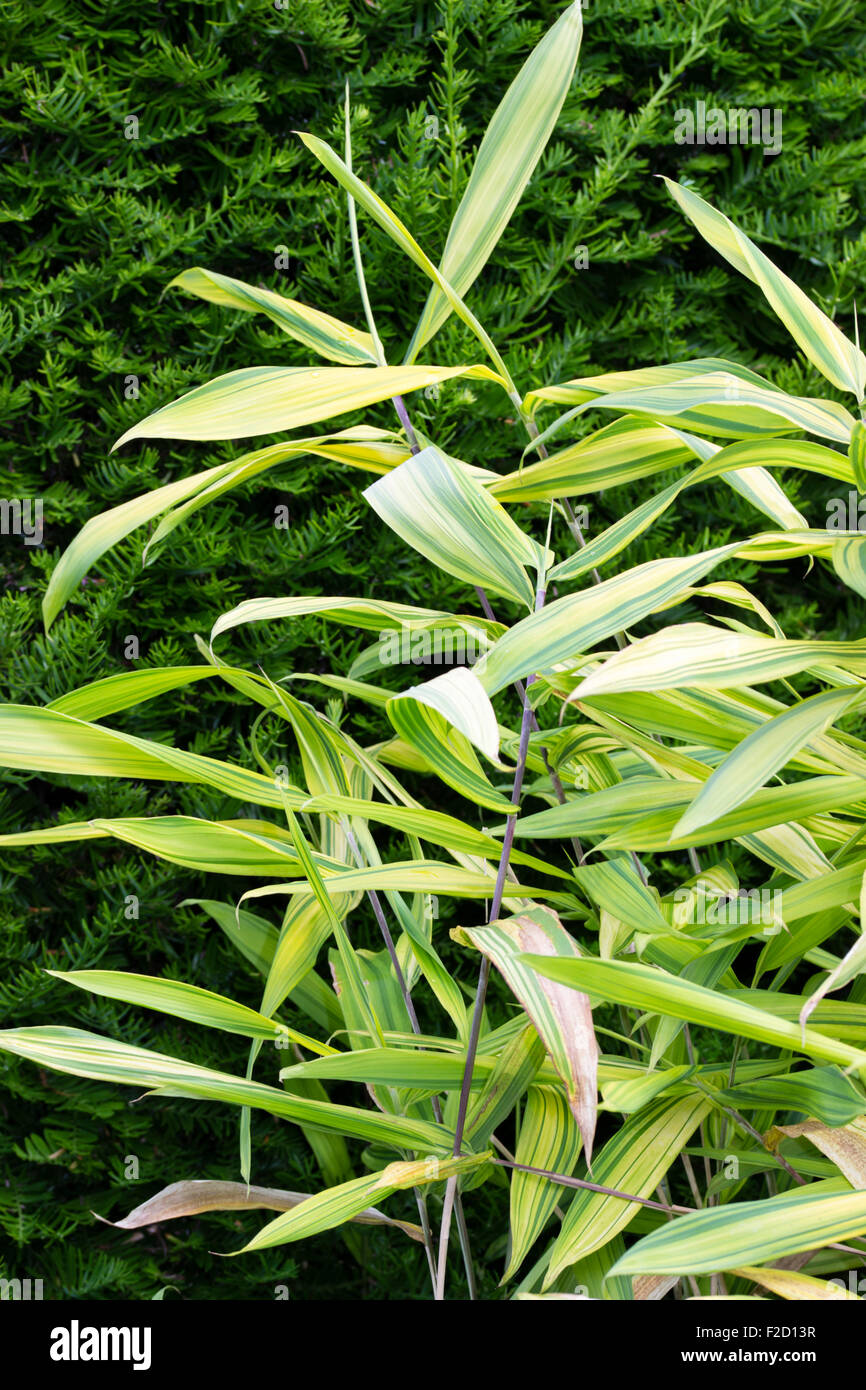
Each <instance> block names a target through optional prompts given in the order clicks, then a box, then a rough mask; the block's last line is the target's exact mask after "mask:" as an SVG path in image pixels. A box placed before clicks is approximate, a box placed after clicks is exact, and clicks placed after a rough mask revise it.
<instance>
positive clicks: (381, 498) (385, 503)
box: [364, 444, 542, 609]
mask: <svg viewBox="0 0 866 1390" xmlns="http://www.w3.org/2000/svg"><path fill="white" fill-rule="evenodd" d="M364 497H365V498H366V500H367V501H368V502H369V503H370V506H371V507H372V508H373V510H374V511H375V512H376V513H377V515H378V516H379V517H380V518H381V519H382V521H384V522H385V524H386V525H387V526H390V527H391V530H392V531H396V532H397V534H398V535H399V536H401V537H402V539H403V540H404V541H405V542H406V543H407V545H411V546H412V548H413V549H414V550H417V551H420V553H421V554H422V555H426V556H427V558H428V560H432V561H433V563H434V564H435V565H437V566H438V567H439V568H440V569H444V570H445V571H446V572H447V573H448V574H453V575H454V576H455V577H456V578H458V579H462V580H463V581H464V582H465V583H466V584H473V585H479V586H480V587H481V588H483V589H488V590H490V591H491V592H492V593H495V594H504V595H505V596H506V597H507V598H511V599H513V600H515V601H516V602H518V603H520V602H522V603H525V604H526V606H527V607H528V608H530V609H531V608H532V607H533V606H534V603H535V584H534V582H533V581H532V580H530V578H529V576H528V575H527V573H526V567H527V566H529V567H530V568H532V569H533V570H538V568H539V566H540V565H541V563H542V555H541V552H540V549H539V547H538V546H537V545H536V544H535V542H534V541H532V540H530V538H529V536H527V535H526V534H525V532H523V531H521V529H520V527H519V526H518V525H517V524H516V523H515V522H514V521H512V519H511V517H510V516H509V515H508V513H507V512H506V510H505V508H504V507H503V506H502V505H501V504H500V503H499V502H497V501H496V500H495V498H493V497H491V495H490V493H489V492H488V491H487V490H486V489H485V488H483V487H482V486H481V484H480V483H479V482H477V481H476V479H475V478H473V476H472V474H471V473H470V472H469V470H468V469H467V467H466V465H465V464H463V463H460V462H459V460H457V459H451V458H449V457H448V456H447V454H443V453H442V452H441V451H440V450H439V449H437V448H436V447H435V445H432V444H431V445H429V446H428V447H427V448H426V449H422V450H421V452H420V453H418V454H414V455H413V456H412V457H411V458H408V459H407V460H406V462H405V463H401V464H400V466H399V467H398V468H394V469H392V471H391V472H390V473H387V474H386V475H385V476H384V477H382V478H378V479H377V480H376V482H375V483H372V484H371V485H370V487H368V488H367V489H366V491H365V492H364Z"/></svg>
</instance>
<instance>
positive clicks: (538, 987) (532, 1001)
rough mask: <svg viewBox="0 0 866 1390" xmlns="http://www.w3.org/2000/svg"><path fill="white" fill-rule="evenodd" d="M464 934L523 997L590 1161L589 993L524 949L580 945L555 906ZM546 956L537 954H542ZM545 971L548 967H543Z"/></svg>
mask: <svg viewBox="0 0 866 1390" xmlns="http://www.w3.org/2000/svg"><path fill="white" fill-rule="evenodd" d="M459 937H460V939H463V938H465V939H466V940H468V941H469V942H471V944H472V945H473V946H475V947H477V949H478V950H479V951H481V952H482V954H483V955H485V956H487V957H488V958H489V959H490V960H491V961H492V962H493V964H494V965H495V966H496V968H497V970H499V971H500V972H501V974H502V975H503V976H504V978H505V982H506V984H507V985H508V987H509V989H510V990H511V991H512V993H513V994H514V995H515V996H516V997H517V998H518V999H519V1000H520V1002H521V1004H522V1005H523V1007H524V1009H525V1010H526V1012H527V1014H528V1015H529V1017H530V1018H531V1019H532V1022H533V1024H534V1025H535V1028H536V1031H537V1032H538V1036H539V1037H540V1038H541V1040H542V1042H543V1043H544V1046H545V1048H546V1049H547V1052H548V1055H549V1056H550V1060H551V1061H552V1063H553V1065H554V1067H555V1068H556V1070H557V1072H558V1073H559V1075H560V1077H561V1078H562V1081H563V1083H564V1085H565V1090H566V1095H567V1097H568V1103H569V1105H570V1107H571V1111H572V1114H573V1115H574V1118H575V1120H576V1121H577V1124H578V1127H579V1129H580V1132H581V1135H582V1137H583V1144H584V1149H585V1151H586V1157H587V1162H588V1163H589V1162H591V1160H592V1141H593V1135H594V1133H595V1122H596V1109H597V1094H596V1092H597V1075H598V1045H597V1043H596V1040H595V1031H594V1028H593V1023H592V1009H591V1007H590V1003H589V999H588V998H587V997H586V996H585V995H581V994H571V995H570V994H569V993H568V991H567V990H562V989H561V988H559V987H557V986H556V985H551V984H550V983H549V977H548V978H544V979H540V978H539V975H538V974H536V973H535V971H534V970H533V969H531V968H528V965H527V957H526V956H525V954H523V953H525V952H527V951H538V952H542V953H543V958H545V959H546V958H548V957H551V958H556V959H559V957H560V956H568V957H577V956H578V955H579V948H578V946H577V943H576V942H575V941H574V940H573V938H572V937H571V936H569V934H568V932H567V931H566V930H565V928H564V927H563V926H562V923H561V922H560V920H559V918H558V917H557V915H556V913H555V912H551V911H549V910H548V909H546V908H536V909H535V910H534V911H532V912H526V913H522V914H520V915H519V916H516V917H511V918H508V919H506V920H503V921H499V922H491V923H490V924H489V925H487V926H485V927H462V928H460V929H459ZM541 958H542V957H541V956H539V957H533V959H541ZM540 973H542V974H546V972H540Z"/></svg>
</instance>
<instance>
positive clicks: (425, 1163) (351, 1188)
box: [232, 1153, 492, 1255]
mask: <svg viewBox="0 0 866 1390" xmlns="http://www.w3.org/2000/svg"><path fill="white" fill-rule="evenodd" d="M491 1157H492V1154H490V1153H481V1154H471V1155H470V1156H468V1157H466V1158H446V1159H442V1158H436V1157H433V1156H430V1157H428V1158H418V1159H413V1160H411V1161H409V1162H402V1163H391V1164H389V1165H388V1167H387V1168H384V1169H382V1171H381V1172H378V1173H371V1174H368V1175H365V1176H364V1177H361V1178H353V1179H352V1181H351V1182H346V1183H341V1184H340V1186H339V1187H331V1188H327V1189H326V1190H325V1191H324V1192H317V1193H316V1194H315V1196H314V1197H309V1198H308V1199H307V1200H306V1201H305V1202H303V1203H302V1204H301V1205H300V1206H297V1207H295V1208H294V1210H293V1211H287V1212H286V1213H285V1215H283V1216H278V1217H277V1218H276V1220H275V1221H269V1222H268V1224H267V1226H263V1227H262V1229H261V1230H260V1231H259V1233H258V1235H256V1236H254V1237H253V1239H252V1240H251V1241H248V1242H247V1244H246V1245H245V1246H244V1247H243V1248H242V1249H241V1250H236V1251H233V1252H232V1253H234V1254H236V1255H244V1254H246V1253H247V1252H248V1251H250V1250H269V1249H271V1247H272V1246H275V1245H288V1244H289V1243H290V1242H292V1241H295V1240H305V1239H306V1238H307V1237H308V1236H312V1235H318V1233H319V1232H320V1231H330V1230H332V1229H333V1228H334V1227H335V1226H340V1225H342V1223H343V1222H344V1221H351V1220H353V1219H354V1218H355V1217H357V1216H358V1215H359V1213H360V1212H362V1211H364V1210H365V1209H366V1208H367V1207H368V1206H369V1205H370V1203H371V1202H373V1201H384V1199H385V1198H386V1197H390V1196H391V1194H392V1193H393V1192H398V1191H401V1190H403V1189H405V1188H408V1187H424V1186H426V1185H427V1184H429V1183H432V1182H440V1181H442V1180H443V1179H445V1178H448V1177H451V1176H453V1175H456V1174H460V1173H466V1172H469V1171H470V1170H471V1169H473V1168H479V1167H482V1166H483V1165H484V1164H486V1163H488V1162H489V1161H490V1159H491Z"/></svg>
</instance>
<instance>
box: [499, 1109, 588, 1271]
mask: <svg viewBox="0 0 866 1390" xmlns="http://www.w3.org/2000/svg"><path fill="white" fill-rule="evenodd" d="M580 1145H581V1140H580V1130H579V1129H578V1127H577V1123H576V1122H575V1119H574V1116H573V1115H572V1113H571V1107H570V1106H569V1104H568V1101H567V1100H566V1097H565V1095H564V1093H563V1091H562V1090H560V1088H559V1087H558V1086H530V1088H529V1091H528V1093H527V1097H526V1105H525V1107H524V1110H523V1118H522V1120H521V1123H520V1134H519V1136H518V1139H517V1150H516V1152H515V1155H514V1158H515V1161H516V1162H517V1163H523V1164H526V1166H527V1167H530V1168H545V1169H547V1171H548V1172H550V1173H562V1174H564V1175H565V1176H566V1177H570V1176H571V1174H572V1173H573V1172H574V1167H575V1164H576V1163H577V1160H578V1158H579V1156H580ZM561 1196H562V1188H561V1187H559V1186H558V1185H557V1184H556V1183H553V1182H551V1181H550V1180H549V1179H548V1178H541V1177H539V1176H538V1175H537V1174H536V1173H522V1172H520V1170H519V1169H517V1168H515V1170H514V1172H513V1173H512V1175H511V1214H510V1249H509V1257H508V1267H507V1269H506V1271H505V1273H504V1274H503V1276H502V1283H503V1284H504V1283H506V1281H507V1280H509V1279H511V1278H512V1277H513V1276H514V1274H516V1272H517V1270H518V1269H519V1268H520V1266H521V1265H522V1263H523V1261H524V1260H525V1259H526V1256H527V1255H528V1254H529V1251H530V1249H531V1248H532V1246H533V1245H534V1243H535V1241H536V1240H537V1239H538V1237H539V1236H540V1235H541V1232H542V1231H543V1230H544V1228H545V1226H546V1225H547V1223H548V1221H549V1220H550V1217H551V1215H552V1214H553V1209H554V1207H555V1206H556V1204H557V1202H558V1201H559V1199H560V1197H561Z"/></svg>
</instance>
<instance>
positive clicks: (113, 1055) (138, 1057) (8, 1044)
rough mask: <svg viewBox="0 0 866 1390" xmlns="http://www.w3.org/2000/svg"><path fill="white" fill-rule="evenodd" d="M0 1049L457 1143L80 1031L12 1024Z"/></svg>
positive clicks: (424, 1143) (392, 1133)
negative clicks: (22, 1026) (20, 1026)
mask: <svg viewBox="0 0 866 1390" xmlns="http://www.w3.org/2000/svg"><path fill="white" fill-rule="evenodd" d="M0 1048H2V1049H4V1050H5V1051H7V1052H14V1053H15V1054H16V1055H17V1056H19V1057H26V1058H27V1059H28V1060H30V1061H32V1062H35V1063H37V1065H39V1066H44V1067H52V1068H53V1069H54V1070H55V1071H62V1072H70V1073H71V1074H72V1075H73V1076H85V1077H88V1078H90V1079H91V1080H95V1081H114V1082H117V1083H118V1085H123V1086H146V1087H148V1088H149V1089H151V1090H154V1091H156V1092H157V1093H158V1094H161V1095H167V1096H186V1097H188V1098H191V1099H194V1100H217V1101H225V1102H228V1103H229V1104H232V1105H248V1106H251V1107H252V1108H253V1109H257V1110H265V1111H267V1112H268V1113H269V1114H272V1115H278V1116H280V1117H281V1118H283V1119H286V1120H292V1121H293V1122H294V1123H295V1124H303V1125H305V1126H306V1125H308V1126H310V1127H311V1128H315V1129H319V1130H326V1131H331V1130H336V1131H337V1133H339V1134H349V1135H353V1136H354V1137H355V1138H358V1139H366V1140H367V1141H368V1142H370V1143H385V1144H389V1145H391V1146H392V1147H398V1148H410V1149H421V1150H422V1151H425V1150H429V1151H432V1152H434V1153H436V1152H438V1153H444V1152H446V1151H449V1150H450V1148H451V1146H452V1145H453V1142H454V1136H453V1135H449V1134H448V1132H447V1131H446V1130H444V1129H441V1128H439V1127H438V1126H436V1125H433V1124H428V1123H427V1122H426V1121H423V1120H413V1119H408V1118H406V1117H405V1116H398V1115H383V1114H380V1113H379V1112H377V1111H375V1110H357V1109H354V1108H353V1107H352V1106H348V1105H334V1104H332V1103H331V1102H330V1101H328V1102H325V1101H312V1100H302V1099H299V1098H298V1097H296V1096H289V1095H287V1094H286V1092H285V1091H283V1090H281V1089H279V1088H278V1087H276V1086H264V1085H262V1083H261V1082H259V1081H249V1080H245V1079H244V1078H243V1077H240V1076H229V1075H227V1074H226V1073H225V1072H220V1071H213V1070H212V1069H211V1068H210V1067H200V1066H196V1065H195V1064H194V1063H192V1062H187V1061H184V1059H183V1058H180V1057H168V1056H166V1055H165V1054H164V1053H161V1052H151V1051H149V1050H148V1049H147V1048H143V1047H132V1046H131V1045H130V1044H129V1043H122V1042H115V1041H114V1039H113V1038H104V1037H100V1036H99V1034H97V1033H87V1032H84V1031H82V1029H80V1028H50V1027H49V1028H12V1029H9V1030H8V1031H7V1032H0Z"/></svg>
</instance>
